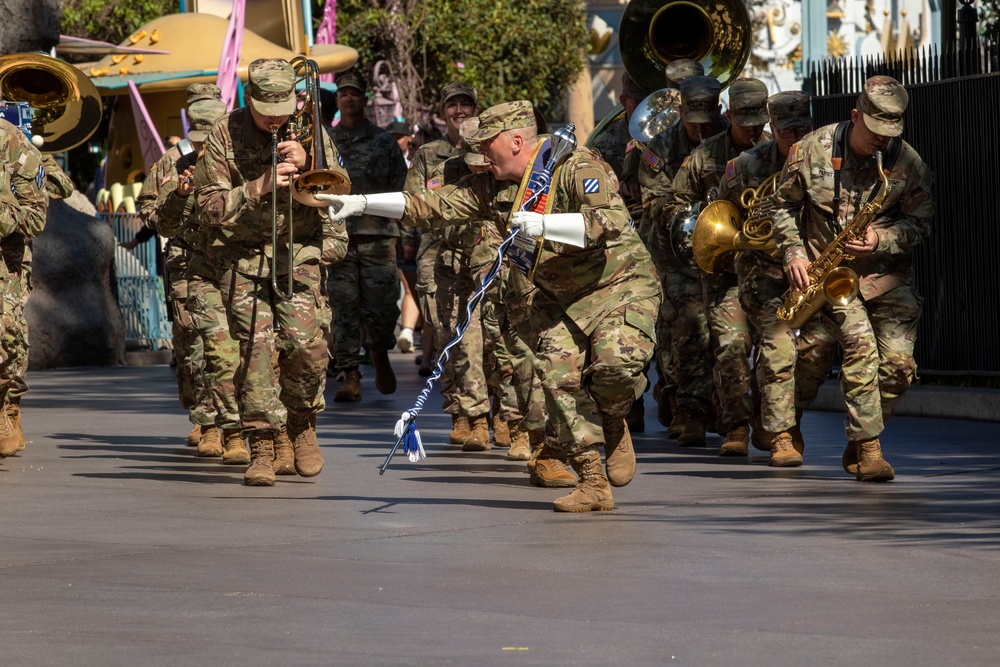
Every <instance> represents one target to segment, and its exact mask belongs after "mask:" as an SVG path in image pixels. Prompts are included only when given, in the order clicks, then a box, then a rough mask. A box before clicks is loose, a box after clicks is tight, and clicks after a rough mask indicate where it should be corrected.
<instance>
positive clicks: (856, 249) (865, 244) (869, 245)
mask: <svg viewBox="0 0 1000 667" xmlns="http://www.w3.org/2000/svg"><path fill="white" fill-rule="evenodd" d="M876 246H878V234H876V233H875V230H874V229H872V228H871V227H869V228H868V229H866V230H865V238H864V240H861V241H858V240H855V239H852V240H850V241H848V242H847V243H846V244H844V250H846V251H847V252H848V253H849V254H851V255H854V256H855V257H867V256H868V255H870V254H872V253H873V252H875V247H876Z"/></svg>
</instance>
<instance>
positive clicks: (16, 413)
mask: <svg viewBox="0 0 1000 667" xmlns="http://www.w3.org/2000/svg"><path fill="white" fill-rule="evenodd" d="M7 416H8V417H10V426H11V428H12V429H14V433H16V434H17V441H18V443H20V444H18V446H17V451H21V450H22V449H24V431H23V430H22V429H21V404H20V403H15V402H11V403H8V404H7Z"/></svg>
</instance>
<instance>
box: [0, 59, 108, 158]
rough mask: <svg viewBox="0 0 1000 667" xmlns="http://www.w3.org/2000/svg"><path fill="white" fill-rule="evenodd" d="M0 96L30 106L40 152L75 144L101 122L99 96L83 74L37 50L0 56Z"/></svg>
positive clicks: (32, 128)
mask: <svg viewBox="0 0 1000 667" xmlns="http://www.w3.org/2000/svg"><path fill="white" fill-rule="evenodd" d="M0 97H2V98H3V100H4V101H5V102H24V103H26V104H28V106H30V107H31V111H32V114H31V130H32V134H34V135H36V136H38V137H41V139H42V141H43V142H44V143H43V144H42V146H41V148H40V150H41V151H42V152H43V153H59V152H62V151H65V150H69V149H70V148H73V147H74V146H79V145H80V144H82V143H83V142H84V141H86V140H87V139H89V138H90V135H92V134H93V133H94V131H95V130H96V129H97V126H98V125H100V123H101V115H102V108H101V96H100V95H98V93H97V88H96V87H95V86H94V84H93V83H92V82H91V81H90V79H89V78H87V76H86V75H85V74H84V73H83V72H81V71H80V70H78V69H77V68H75V67H73V66H72V65H68V64H66V63H64V62H63V61H61V60H58V59H57V58H52V57H50V56H45V55H40V54H37V53H15V54H13V55H9V56H3V57H0Z"/></svg>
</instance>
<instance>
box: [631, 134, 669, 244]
mask: <svg viewBox="0 0 1000 667" xmlns="http://www.w3.org/2000/svg"><path fill="white" fill-rule="evenodd" d="M660 137H661V135H657V136H656V137H654V138H653V140H652V141H651V142H649V145H648V146H647V147H646V149H645V150H643V152H642V154H641V156H640V160H639V191H640V192H641V193H642V207H643V208H644V209H646V214H647V215H648V216H649V217H650V219H651V220H652V221H653V224H657V225H662V224H666V222H665V220H666V209H667V208H669V206H670V202H671V201H672V200H673V179H672V178H671V177H670V174H669V173H668V171H667V169H666V160H665V158H664V157H663V155H662V153H661V151H660V149H662V148H663V145H662V142H661V141H660Z"/></svg>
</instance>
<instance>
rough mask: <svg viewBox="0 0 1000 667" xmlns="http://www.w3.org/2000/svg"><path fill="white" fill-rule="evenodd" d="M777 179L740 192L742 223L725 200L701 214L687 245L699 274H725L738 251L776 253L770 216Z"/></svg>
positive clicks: (717, 202) (771, 178)
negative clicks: (690, 246) (744, 214)
mask: <svg viewBox="0 0 1000 667" xmlns="http://www.w3.org/2000/svg"><path fill="white" fill-rule="evenodd" d="M779 176H781V172H780V171H779V172H776V173H774V174H772V175H771V176H769V177H768V178H767V180H765V181H764V182H763V183H761V184H760V185H759V186H757V187H756V188H747V189H746V190H744V191H743V194H742V195H741V197H740V203H741V204H743V207H744V208H745V209H746V210H747V216H746V219H745V220H743V221H742V222H741V217H742V216H741V215H740V211H739V209H738V208H736V206H734V205H733V203H732V202H730V201H728V200H726V199H720V200H718V201H713V202H712V203H710V204H709V205H708V206H706V207H705V208H704V209H703V210H702V211H701V214H700V215H699V216H698V221H697V223H696V224H695V227H694V232H693V234H692V238H691V245H692V254H693V255H694V260H695V261H696V262H697V263H698V266H700V267H701V269H702V271H704V272H705V273H721V272H722V271H725V270H726V269H728V268H729V266H730V265H731V264H732V263H733V260H734V259H736V253H738V252H739V251H741V250H760V251H763V252H769V253H774V252H775V251H776V247H775V244H774V239H773V238H772V237H771V215H772V213H773V211H774V199H773V195H774V193H775V192H776V190H777V184H778V177H779Z"/></svg>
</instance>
